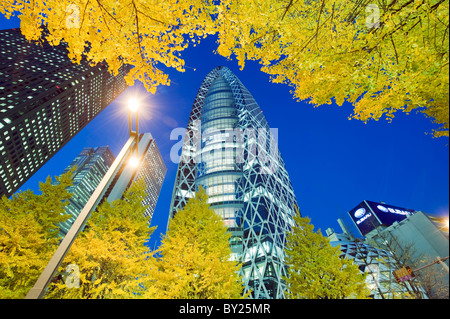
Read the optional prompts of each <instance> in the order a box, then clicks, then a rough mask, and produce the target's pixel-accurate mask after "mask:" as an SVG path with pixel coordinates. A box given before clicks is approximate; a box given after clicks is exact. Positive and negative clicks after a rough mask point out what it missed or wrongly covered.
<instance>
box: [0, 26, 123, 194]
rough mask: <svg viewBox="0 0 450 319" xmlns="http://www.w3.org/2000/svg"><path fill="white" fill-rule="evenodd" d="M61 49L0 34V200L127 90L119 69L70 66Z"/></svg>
mask: <svg viewBox="0 0 450 319" xmlns="http://www.w3.org/2000/svg"><path fill="white" fill-rule="evenodd" d="M67 54H68V51H67V49H66V46H65V44H60V45H58V46H55V47H53V46H51V45H49V44H48V43H46V42H45V41H43V42H42V43H41V44H40V43H36V42H28V41H27V40H26V39H25V37H24V36H23V35H22V34H21V31H20V29H9V30H0V196H2V195H6V196H7V197H9V196H11V195H12V194H13V193H14V192H15V191H17V190H18V189H19V188H20V187H21V186H22V185H23V184H24V183H25V182H26V181H27V180H28V178H29V177H30V176H32V175H33V174H34V173H35V172H36V171H37V170H38V169H39V168H40V167H41V166H42V165H44V164H45V163H46V162H47V161H48V160H49V159H50V158H51V157H52V156H53V155H54V154H55V153H56V152H58V151H59V150H60V149H61V148H62V147H63V146H64V145H65V144H66V143H67V142H68V141H70V139H71V138H72V137H73V136H75V135H76V134H77V133H78V132H79V131H80V130H81V129H83V128H84V127H85V126H86V125H87V124H88V123H89V122H90V121H91V120H92V119H93V118H95V117H96V116H97V115H98V114H99V113H100V112H101V111H102V110H103V109H104V108H106V107H107V106H108V105H109V104H110V103H111V102H112V101H113V100H114V99H115V98H117V97H118V96H119V95H120V94H121V93H122V92H123V91H124V90H125V89H126V87H127V85H126V82H125V79H124V76H125V74H126V73H127V72H128V70H129V67H128V66H124V67H123V68H122V69H121V71H120V73H119V74H118V75H117V76H115V77H114V76H112V75H111V74H110V73H109V71H108V68H107V66H106V64H104V63H99V64H97V65H96V66H90V65H89V63H88V62H87V61H86V60H82V61H81V62H80V64H76V63H73V62H72V61H71V60H70V59H69V58H68V56H67Z"/></svg>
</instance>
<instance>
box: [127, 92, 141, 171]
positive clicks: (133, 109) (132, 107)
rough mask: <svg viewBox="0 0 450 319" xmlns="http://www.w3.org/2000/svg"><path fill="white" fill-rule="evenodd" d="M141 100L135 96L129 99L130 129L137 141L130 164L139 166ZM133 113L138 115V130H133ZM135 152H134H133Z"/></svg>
mask: <svg viewBox="0 0 450 319" xmlns="http://www.w3.org/2000/svg"><path fill="white" fill-rule="evenodd" d="M138 109H139V102H138V101H137V100H136V99H135V98H131V99H129V100H128V131H129V134H130V138H131V137H135V138H136V142H135V144H134V147H133V149H132V150H131V154H130V155H131V159H130V164H131V166H133V167H137V166H138V164H139V160H138V156H139V154H138V144H139V130H138V127H139V112H138ZM133 114H134V115H135V116H136V130H134V131H133V121H132V116H133ZM133 153H134V154H133Z"/></svg>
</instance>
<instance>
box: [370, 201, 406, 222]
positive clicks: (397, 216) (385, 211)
mask: <svg viewBox="0 0 450 319" xmlns="http://www.w3.org/2000/svg"><path fill="white" fill-rule="evenodd" d="M365 202H366V203H367V204H368V205H369V206H370V208H371V209H372V211H373V212H374V213H375V214H376V215H377V217H378V219H379V220H380V222H381V223H382V224H383V225H386V226H391V225H392V224H393V223H395V222H401V221H402V220H404V219H405V218H407V217H408V216H411V215H412V214H414V210H413V209H407V208H402V207H398V206H392V205H388V204H384V203H375V202H371V201H368V200H366V201H365Z"/></svg>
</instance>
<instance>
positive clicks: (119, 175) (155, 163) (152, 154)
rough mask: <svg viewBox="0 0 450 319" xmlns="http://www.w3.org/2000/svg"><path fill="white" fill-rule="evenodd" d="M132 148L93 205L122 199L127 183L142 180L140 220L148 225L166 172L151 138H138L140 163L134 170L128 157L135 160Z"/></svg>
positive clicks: (148, 134) (150, 135)
mask: <svg viewBox="0 0 450 319" xmlns="http://www.w3.org/2000/svg"><path fill="white" fill-rule="evenodd" d="M134 145H135V144H133V145H132V146H131V147H130V148H129V149H128V150H127V153H126V155H125V157H124V159H123V160H122V162H121V163H120V165H119V166H118V168H117V171H116V172H115V174H114V176H113V178H112V179H111V181H110V183H109V184H108V185H106V187H105V189H104V192H103V194H102V196H101V197H100V198H99V200H98V203H97V204H99V203H101V201H102V200H105V199H106V200H107V201H109V202H112V201H113V200H115V199H119V198H122V196H123V194H124V192H125V190H126V189H127V188H128V187H130V185H131V183H133V182H134V181H136V180H139V179H143V180H144V182H145V185H146V188H145V193H146V196H145V198H144V200H143V201H142V204H143V205H145V206H147V209H146V211H145V213H144V216H146V217H147V218H148V222H149V223H150V222H151V219H152V216H153V212H154V210H155V206H156V202H157V201H158V197H159V192H160V191H161V187H162V183H163V181H164V177H165V176H166V172H167V168H166V165H165V164H164V161H163V159H162V157H161V153H160V152H159V149H158V146H157V145H156V142H155V139H154V138H153V136H152V134H150V133H143V134H139V143H138V154H137V158H139V159H140V160H139V163H138V164H137V167H135V166H134V165H133V163H131V159H132V157H134V156H136V155H135V152H134V151H133V148H134V147H135V146H134ZM135 165H136V164H135Z"/></svg>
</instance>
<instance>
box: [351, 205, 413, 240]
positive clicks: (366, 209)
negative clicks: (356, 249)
mask: <svg viewBox="0 0 450 319" xmlns="http://www.w3.org/2000/svg"><path fill="white" fill-rule="evenodd" d="M348 214H349V215H350V218H351V219H352V220H353V222H354V223H355V225H356V227H357V228H358V230H359V232H360V233H361V235H363V236H365V235H366V234H367V233H369V232H370V231H372V230H373V229H375V228H376V227H378V226H380V225H384V226H390V225H392V224H393V223H394V222H400V221H402V220H404V219H405V218H407V217H408V216H410V215H412V214H414V210H412V209H407V208H402V207H398V206H392V205H388V204H385V203H376V202H372V201H368V200H365V201H363V202H362V203H360V204H359V205H358V206H356V207H355V208H353V209H352V210H351V211H349V212H348Z"/></svg>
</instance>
